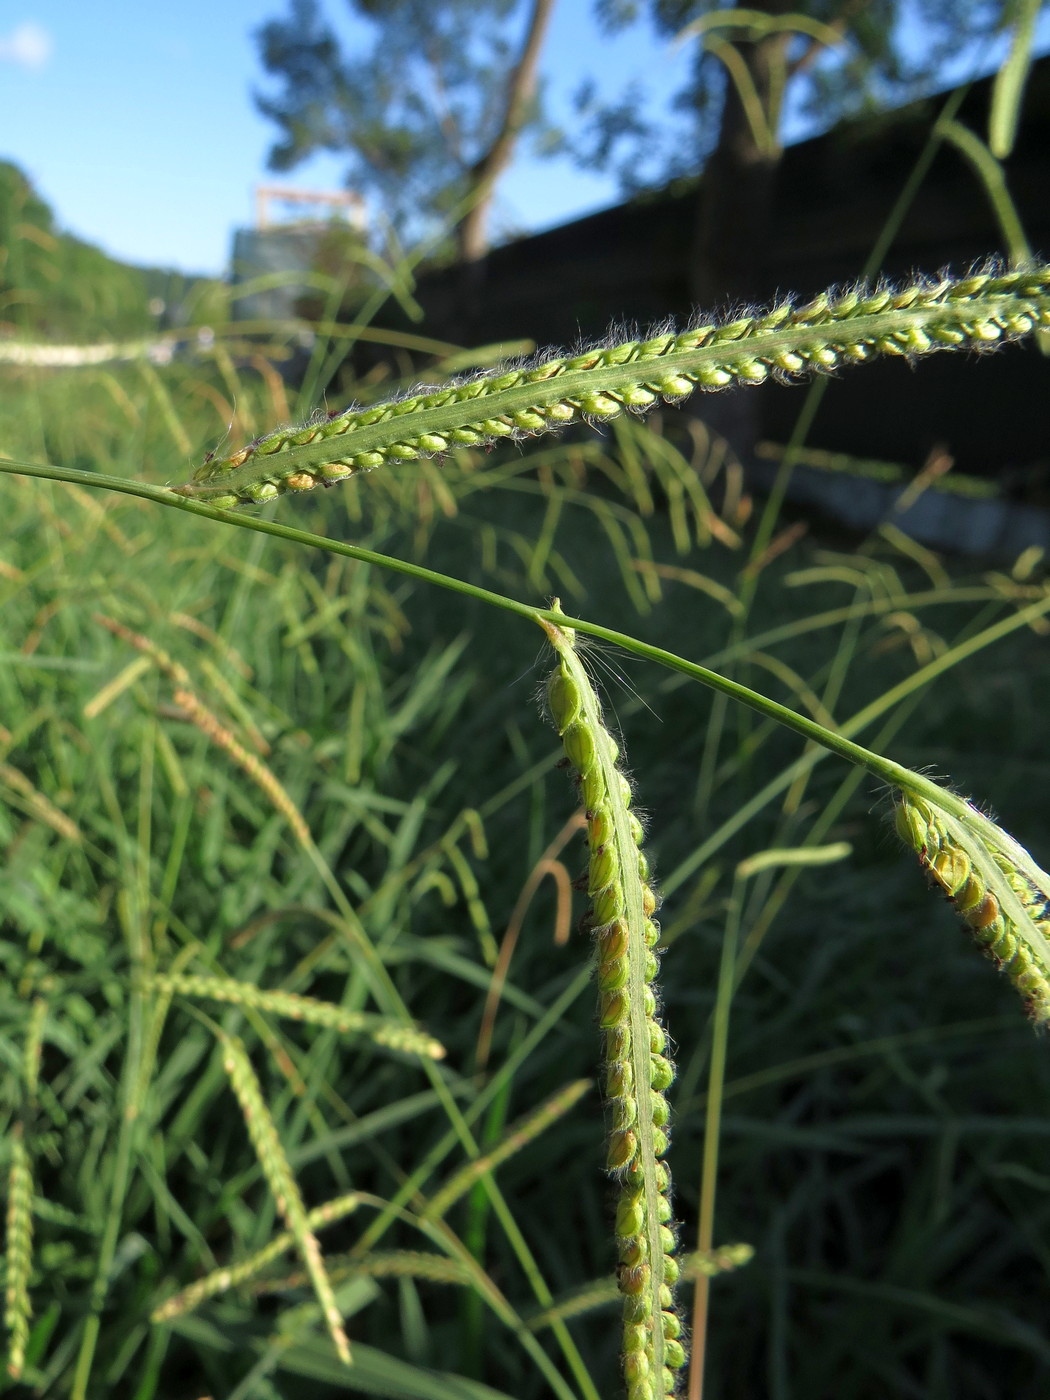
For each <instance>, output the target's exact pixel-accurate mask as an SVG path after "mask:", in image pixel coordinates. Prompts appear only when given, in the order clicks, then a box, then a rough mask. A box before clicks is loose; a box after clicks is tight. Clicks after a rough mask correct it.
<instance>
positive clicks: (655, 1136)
mask: <svg viewBox="0 0 1050 1400" xmlns="http://www.w3.org/2000/svg"><path fill="white" fill-rule="evenodd" d="M551 606H552V609H553V610H555V611H557V610H559V609H558V602H557V600H556V599H555V600H554V602H553V603H552V605H551ZM542 626H543V628H544V630H545V631H546V633H547V636H548V638H549V640H550V643H551V645H552V646H553V648H554V650H555V651H556V652H557V654H558V666H557V668H556V669H555V670H554V672H553V673H552V675H551V677H550V680H549V682H548V685H547V703H548V705H549V706H550V711H551V715H552V717H553V719H554V723H555V725H556V726H557V729H558V733H559V734H560V735H561V739H562V743H563V745H564V747H565V753H566V756H567V758H568V760H569V762H570V764H571V765H572V767H573V768H574V769H575V771H576V775H577V779H578V781H579V787H580V794H581V797H582V800H583V804H584V807H585V808H586V814H587V841H588V845H589V847H590V864H589V873H588V892H589V894H590V897H591V900H592V905H591V912H590V915H589V923H590V927H591V930H592V933H593V936H594V940H595V946H596V975H597V981H598V994H599V1002H598V1006H599V1023H600V1025H601V1028H602V1031H603V1033H604V1037H605V1074H606V1093H607V1102H608V1109H609V1116H610V1136H609V1146H608V1155H607V1165H608V1168H609V1171H610V1172H612V1173H613V1174H614V1175H615V1177H616V1178H617V1180H618V1181H619V1184H620V1196H619V1201H618V1203H617V1208H616V1226H615V1229H616V1243H617V1250H618V1253H619V1289H620V1293H621V1294H622V1296H623V1303H624V1313H623V1316H624V1327H623V1370H624V1379H625V1381H626V1384H627V1395H628V1400H661V1398H662V1397H663V1396H668V1395H673V1394H674V1391H675V1378H676V1374H677V1372H678V1371H679V1370H680V1369H681V1367H682V1366H684V1365H685V1360H686V1353H685V1347H684V1345H683V1343H682V1335H681V1333H682V1329H681V1323H680V1321H679V1317H678V1314H677V1312H676V1311H675V1307H674V1285H675V1283H676V1282H677V1280H678V1273H679V1269H678V1263H677V1261H676V1259H675V1257H674V1251H675V1237H674V1232H673V1230H672V1228H671V1223H670V1222H671V1202H670V1173H669V1171H668V1168H667V1164H666V1163H665V1162H664V1160H663V1158H664V1155H665V1153H666V1151H667V1146H668V1122H669V1118H670V1110H669V1108H668V1104H667V1099H666V1098H665V1097H664V1091H665V1090H666V1089H667V1088H668V1087H669V1085H670V1084H671V1081H672V1079H673V1078H674V1070H673V1067H672V1065H671V1062H670V1060H669V1059H668V1058H667V1056H666V1053H665V1052H666V1049H667V1037H666V1034H665V1032H664V1029H663V1027H662V1025H661V1024H660V1021H659V1019H658V1017H657V1014H656V1005H657V1002H656V990H655V982H656V974H657V970H658V964H657V958H656V953H655V951H654V950H655V947H656V944H657V941H658V940H659V936H660V929H659V925H658V924H657V923H656V921H655V920H654V918H653V914H654V913H655V911H656V896H655V894H654V892H653V888H652V885H651V884H650V880H649V866H648V862H647V861H646V858H645V856H644V854H643V853H642V850H641V841H642V826H641V823H640V821H639V820H638V818H637V817H636V816H635V814H634V813H633V812H632V811H631V786H630V783H629V782H628V781H627V778H626V777H625V776H624V774H623V772H622V770H621V769H620V767H619V766H618V758H619V749H618V747H617V745H616V741H615V740H614V739H613V737H612V735H611V734H610V733H609V731H608V730H607V729H606V728H605V725H604V724H603V722H602V714H601V706H600V704H599V702H598V697H597V695H596V693H595V691H594V687H593V686H592V685H591V682H590V678H589V677H588V675H587V672H586V670H585V668H584V666H583V663H582V662H581V661H580V658H579V656H578V655H577V653H576V648H575V637H574V635H573V633H572V632H570V631H568V630H566V629H564V628H560V627H556V626H554V625H552V624H551V623H548V622H543V623H542Z"/></svg>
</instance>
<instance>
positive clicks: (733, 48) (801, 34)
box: [574, 0, 1016, 190]
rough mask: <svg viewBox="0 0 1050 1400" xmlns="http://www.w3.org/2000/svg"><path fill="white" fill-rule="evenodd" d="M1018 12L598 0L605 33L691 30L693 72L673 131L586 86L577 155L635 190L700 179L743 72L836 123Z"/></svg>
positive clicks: (921, 82)
mask: <svg viewBox="0 0 1050 1400" xmlns="http://www.w3.org/2000/svg"><path fill="white" fill-rule="evenodd" d="M1015 8H1016V0H1006V3H1005V4H1004V3H1002V0H907V3H904V0H755V2H754V3H752V4H750V5H748V6H747V7H746V8H744V7H736V6H728V5H725V4H722V3H719V2H718V0H715V3H711V0H647V2H646V0H595V13H596V16H597V19H598V21H599V23H600V24H601V25H602V27H603V28H604V29H605V30H606V31H607V32H618V31H620V30H622V29H624V28H626V27H627V26H629V25H631V24H634V23H636V22H638V21H640V20H642V19H643V18H644V19H646V20H647V21H648V22H649V23H650V24H651V25H652V26H653V28H654V29H655V30H656V32H657V33H658V34H660V35H662V36H665V37H666V38H668V39H673V38H676V37H679V36H682V37H690V36H691V37H692V38H693V39H694V48H693V63H692V71H691V74H690V77H689V80H688V81H687V83H686V84H685V85H684V87H683V88H682V89H681V91H680V92H679V93H677V94H676V96H675V100H674V107H675V109H676V110H677V112H679V113H680V114H681V121H680V123H679V124H678V125H677V127H668V126H667V125H663V126H660V125H657V124H654V123H653V122H652V120H651V119H650V118H649V117H648V116H647V114H646V112H645V103H644V101H643V100H642V99H641V97H640V94H639V93H637V92H633V93H630V94H623V95H620V96H619V97H617V98H614V99H613V100H612V101H609V102H601V101H599V100H598V96H597V89H596V86H595V85H594V84H593V83H585V84H584V85H583V86H582V87H581V89H580V91H579V94H578V100H577V106H578V109H579V111H580V113H581V116H582V118H583V120H584V130H583V132H582V134H581V137H580V138H579V139H577V141H576V144H575V147H574V153H575V155H576V157H577V159H578V160H579V161H580V163H581V164H583V165H585V166H588V167H589V168H593V169H608V168H613V169H615V170H616V172H617V173H618V175H619V178H620V181H621V184H622V185H623V187H624V188H625V189H627V190H630V189H632V188H637V187H638V186H639V185H641V184H646V183H654V182H655V183H660V182H663V181H665V180H668V179H672V178H674V177H676V176H681V175H685V174H692V173H694V172H695V171H696V170H697V169H699V168H700V167H701V166H702V165H703V164H704V163H705V161H706V160H707V159H708V157H709V156H711V155H712V154H713V152H714V151H715V150H716V148H717V146H718V144H719V141H720V136H721V133H722V130H723V124H724V119H725V117H726V116H727V115H728V112H729V108H730V106H731V104H732V101H733V98H734V96H739V93H738V92H737V91H736V89H737V86H738V83H739V80H740V75H741V73H742V72H743V71H745V70H746V72H747V73H748V74H749V75H750V77H751V78H752V81H755V80H756V79H757V81H756V87H757V89H758V97H759V100H760V101H761V100H762V99H763V98H765V99H766V101H767V102H768V101H769V100H770V97H773V98H774V99H775V98H776V97H777V93H776V92H775V89H776V88H777V86H778V85H779V96H780V98H781V99H783V97H784V96H787V97H788V100H789V101H790V104H791V110H792V111H793V112H794V113H795V114H797V115H798V116H800V117H803V118H805V119H807V120H809V121H811V122H813V123H814V124H819V125H821V126H829V125H831V124H832V123H834V122H835V121H837V120H839V119H841V118H843V117H850V116H858V115H860V114H861V113H863V112H864V111H874V110H878V109H880V108H886V107H891V106H896V105H899V104H901V103H903V102H906V101H909V100H911V99H913V98H915V97H917V96H919V95H920V94H921V93H923V92H924V91H928V90H929V88H930V87H931V85H932V84H934V83H936V82H937V80H938V78H939V76H940V74H941V73H942V72H943V70H944V67H945V65H946V63H947V62H948V61H949V60H950V59H952V58H956V57H958V56H959V54H960V51H961V50H962V49H963V48H964V46H965V45H967V44H971V43H974V42H975V41H980V40H982V39H987V38H989V37H991V36H992V35H993V34H994V32H995V31H996V30H997V29H1000V28H1002V27H1004V26H1005V25H1006V24H1007V23H1009V22H1010V19H1011V15H1012V12H1013V10H1014V9H1015ZM727 48H728V49H729V50H730V52H727ZM734 55H735V56H736V57H737V58H738V60H739V62H737V63H734V62H733V58H734ZM727 59H728V60H729V62H727ZM762 69H765V70H767V72H766V75H765V77H764V78H763V76H762V75H761V71H760V70H762ZM756 70H758V71H756ZM763 88H765V89H766V90H765V92H763ZM770 88H772V89H774V91H773V92H771V91H770ZM784 110H786V104H785V103H784V102H783V101H782V100H781V101H780V102H779V103H777V104H776V106H775V110H773V111H767V116H769V117H770V118H771V119H772V120H771V126H772V128H773V135H774V137H776V138H777V139H778V140H779V136H780V118H781V115H782V113H783V111H784Z"/></svg>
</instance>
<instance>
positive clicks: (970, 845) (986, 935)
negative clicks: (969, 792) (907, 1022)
mask: <svg viewBox="0 0 1050 1400" xmlns="http://www.w3.org/2000/svg"><path fill="white" fill-rule="evenodd" d="M970 811H971V812H972V819H969V820H967V819H966V818H962V819H960V818H959V817H956V816H953V815H952V814H951V813H949V812H946V811H942V810H939V809H937V808H935V807H934V806H933V805H932V804H930V803H927V802H925V801H923V800H922V799H920V798H917V797H914V796H912V795H910V794H908V793H901V794H899V795H898V802H897V811H896V827H897V834H898V835H899V836H900V838H901V840H902V841H904V843H905V844H906V845H908V846H911V848H912V849H913V850H914V851H915V852H916V853H917V855H918V857H919V863H920V865H921V866H922V868H923V870H924V871H925V872H926V875H927V877H928V879H929V881H930V883H931V884H933V885H936V887H937V888H938V889H940V890H941V891H942V892H943V893H944V895H945V896H946V897H947V899H948V900H949V901H950V902H951V904H952V905H953V906H954V907H955V909H956V910H957V911H958V913H959V914H960V915H961V916H962V918H963V920H964V921H965V923H966V924H967V926H968V928H969V929H970V932H971V933H972V934H973V937H974V942H975V943H976V944H977V946H978V947H979V948H980V949H981V951H982V952H983V953H984V955H985V957H987V958H990V959H991V960H992V961H993V962H994V963H995V964H996V965H997V966H998V967H999V968H1000V970H1001V971H1003V972H1005V974H1006V976H1007V977H1008V978H1009V979H1010V981H1011V982H1012V983H1013V985H1014V986H1015V987H1016V988H1017V990H1018V992H1019V993H1020V995H1021V998H1022V1000H1023V1001H1024V1004H1025V1007H1026V1010H1027V1011H1028V1014H1029V1016H1030V1017H1031V1018H1032V1020H1033V1021H1035V1022H1036V1023H1037V1024H1038V1025H1043V1024H1045V1023H1046V1022H1047V1021H1050V876H1048V875H1047V874H1046V872H1045V871H1042V870H1040V869H1039V867H1038V866H1037V865H1035V863H1034V861H1033V860H1032V858H1031V856H1029V854H1028V852H1027V851H1025V850H1024V848H1023V847H1022V846H1019V845H1018V843H1017V842H1015V841H1014V840H1013V838H1012V837H1011V836H1009V835H1008V834H1007V833H1006V832H1005V831H1003V829H1002V828H1001V827H999V826H997V825H996V824H995V823H994V822H993V821H991V820H990V819H989V818H988V817H986V816H984V815H983V814H982V813H980V812H978V811H977V810H976V808H971V809H970Z"/></svg>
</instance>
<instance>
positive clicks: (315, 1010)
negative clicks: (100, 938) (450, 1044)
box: [146, 974, 445, 1060]
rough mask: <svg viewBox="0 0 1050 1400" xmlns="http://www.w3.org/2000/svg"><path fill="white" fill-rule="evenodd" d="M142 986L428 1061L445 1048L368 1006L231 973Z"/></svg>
mask: <svg viewBox="0 0 1050 1400" xmlns="http://www.w3.org/2000/svg"><path fill="white" fill-rule="evenodd" d="M146 985H147V986H149V987H150V988H152V989H153V990H154V991H157V992H160V993H161V994H162V995H164V996H184V997H194V998H199V999H203V1000H206V1001H221V1002H227V1003H228V1004H230V1005H233V1006H250V1007H252V1008H253V1009H255V1010H257V1011H268V1012H270V1014H271V1015H274V1016H283V1017H286V1018H288V1019H289V1020H292V1021H302V1022H304V1023H305V1024H306V1025H311V1026H325V1027H327V1028H329V1029H330V1030H335V1031H342V1032H344V1033H358V1034H361V1035H366V1036H368V1038H369V1039H370V1040H373V1041H374V1042H375V1043H376V1044H377V1045H382V1046H385V1047H386V1048H387V1049H389V1050H399V1051H401V1052H403V1053H404V1054H406V1055H422V1056H425V1057H426V1058H427V1059H428V1060H442V1059H444V1057H445V1047H444V1046H443V1045H442V1044H441V1042H440V1041H437V1040H435V1039H434V1037H433V1036H431V1035H427V1033H426V1032H425V1031H422V1030H419V1029H418V1028H417V1027H416V1026H406V1025H404V1024H403V1023H402V1022H400V1021H392V1020H390V1019H388V1018H387V1017H385V1016H374V1015H370V1014H369V1013H368V1012H366V1011H351V1010H350V1009H349V1008H347V1007H342V1006H335V1005H334V1004H333V1003H332V1002H330V1001H319V1000H317V998H315V997H304V996H300V995H298V993H296V992H268V991H264V990H263V989H262V988H260V987H257V986H256V985H255V984H254V983H253V982H239V981H237V980H236V979H235V978H232V977H198V976H190V975H187V974H181V975H170V974H157V975H155V976H151V977H149V978H147V979H146Z"/></svg>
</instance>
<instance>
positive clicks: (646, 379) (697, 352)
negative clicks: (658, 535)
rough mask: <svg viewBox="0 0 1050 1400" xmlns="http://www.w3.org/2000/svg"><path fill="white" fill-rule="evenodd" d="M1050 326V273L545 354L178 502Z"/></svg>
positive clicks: (311, 481)
mask: <svg viewBox="0 0 1050 1400" xmlns="http://www.w3.org/2000/svg"><path fill="white" fill-rule="evenodd" d="M1047 326H1050V268H1047V267H1035V268H1024V269H1020V270H1015V271H1009V272H1003V271H1002V270H1000V269H997V268H995V267H986V268H984V269H982V270H979V271H977V272H974V273H972V274H970V275H969V276H965V277H958V278H953V277H949V276H944V277H938V278H932V279H922V280H918V281H915V282H912V283H910V284H908V285H906V286H902V287H897V288H893V287H889V286H878V287H873V288H872V287H863V286H861V287H857V288H854V289H852V290H849V291H845V292H842V293H835V292H825V293H822V294H821V295H820V296H818V297H815V298H814V299H813V300H812V301H810V302H808V303H806V304H805V305H802V306H796V305H794V304H793V303H791V302H790V301H782V302H779V303H777V304H776V305H775V306H772V307H770V308H769V309H768V310H767V311H763V312H760V313H758V314H756V315H751V316H744V317H740V318H738V319H736V320H732V321H725V322H722V323H717V322H704V323H703V324H698V325H695V326H691V327H688V328H687V329H685V330H683V331H679V332H674V331H666V330H665V331H663V332H661V333H659V334H655V335H652V336H650V337H648V338H647V339H641V340H635V339H630V340H624V341H621V342H619V343H616V337H615V336H612V337H610V338H608V339H607V341H606V342H605V343H603V344H601V345H597V346H594V347H592V348H590V349H587V350H585V351H583V352H582V353H580V354H575V355H572V356H568V357H566V356H562V355H551V354H550V352H546V353H544V354H541V355H540V356H538V357H537V358H536V359H534V360H530V361H527V362H525V363H523V364H517V365H511V366H503V367H501V368H498V369H496V370H494V371H491V372H486V373H484V374H479V375H476V376H474V377H472V378H469V379H459V380H452V381H451V382H449V383H448V384H445V385H442V386H440V387H439V388H436V389H429V390H427V391H425V392H416V393H411V394H407V395H405V396H403V397H401V398H398V399H393V400H391V401H390V402H387V403H381V404H377V405H375V406H374V407H370V408H356V407H355V408H349V409H347V410H346V412H345V413H336V414H333V415H332V416H330V417H328V416H326V417H323V418H321V419H319V420H318V421H315V422H311V423H307V424H305V425H303V426H300V427H286V428H279V429H277V430H276V431H274V432H271V433H266V434H264V435H263V436H262V437H259V438H256V439H255V441H254V442H251V443H249V444H248V445H247V446H246V447H242V448H240V449H239V450H238V451H236V452H234V453H232V454H231V455H230V456H228V457H223V458H214V457H213V458H211V459H209V460H208V461H206V462H205V463H204V465H203V466H201V467H200V468H199V469H198V471H197V472H196V473H195V475H194V477H193V480H192V481H190V482H188V483H187V484H186V485H183V486H177V487H175V488H173V489H174V490H175V491H176V492H177V493H178V494H179V495H183V496H187V497H190V498H191V499H194V500H199V501H207V502H209V503H210V504H212V505H217V506H236V505H241V504H244V503H248V502H253V501H256V502H258V501H268V500H272V499H273V498H274V497H275V496H279V495H281V494H283V493H284V492H286V491H310V490H312V489H313V488H314V487H315V486H330V485H332V484H333V483H334V482H336V481H342V480H345V479H346V478H347V477H350V476H354V475H356V474H357V473H358V472H362V471H371V470H372V469H373V468H375V467H381V466H385V465H387V464H390V463H397V462H409V461H415V460H416V459H418V458H420V457H435V456H440V455H441V454H442V453H445V452H449V451H452V450H454V449H455V448H457V447H479V446H488V445H490V444H492V443H495V442H499V441H501V440H504V439H507V438H510V439H515V438H523V437H531V436H534V435H536V434H539V433H546V432H551V431H553V430H556V429H558V428H562V427H565V426H566V425H568V424H570V423H579V422H591V423H602V422H606V421H607V420H609V419H611V418H615V417H617V416H618V415H619V414H621V413H624V412H631V413H644V412H645V411H646V410H647V409H649V408H651V407H652V406H653V405H654V404H656V403H659V402H661V401H668V402H674V401H675V400H679V399H683V398H686V397H687V396H688V395H689V394H691V393H692V392H693V390H694V389H705V390H714V389H724V388H728V387H730V386H731V385H738V384H761V383H764V382H765V380H767V379H769V378H778V379H788V380H791V379H795V378H797V377H798V376H800V375H805V374H807V373H811V372H814V371H816V372H822V373H828V372H831V371H833V370H837V369H840V368H842V367H844V366H846V365H851V364H860V363H863V362H864V361H866V360H869V359H872V358H875V357H877V356H882V355H890V356H897V357H901V356H903V357H905V358H909V359H911V358H914V357H916V356H919V355H927V354H929V353H931V352H932V351H934V350H950V349H967V348H969V349H977V350H980V349H988V348H989V347H991V346H994V345H998V344H1001V343H1002V342H1003V341H1005V340H1011V339H1017V338H1018V337H1020V336H1024V335H1028V334H1029V333H1030V332H1031V331H1033V330H1036V329H1039V328H1041V327H1047Z"/></svg>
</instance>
